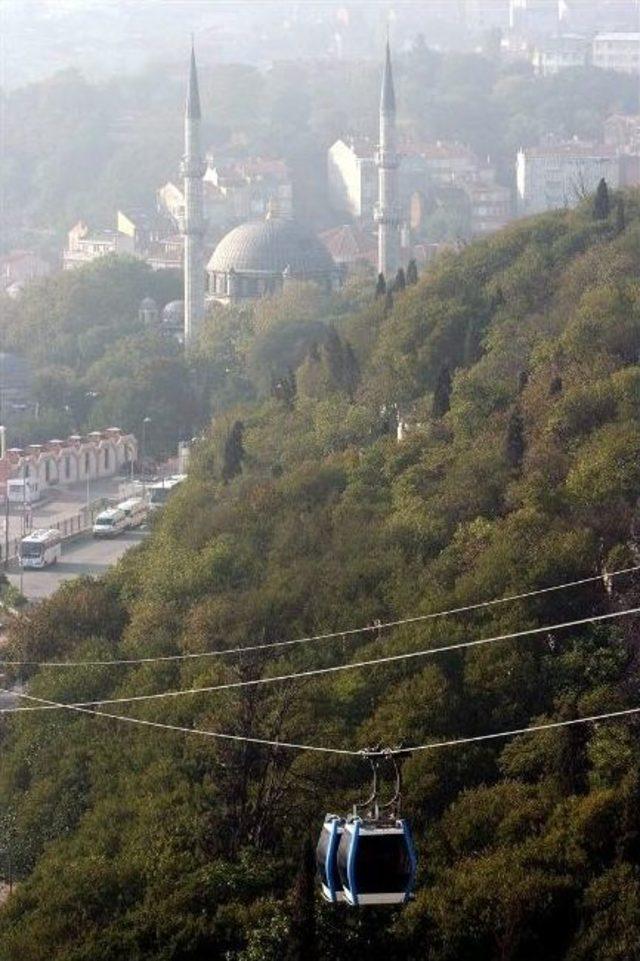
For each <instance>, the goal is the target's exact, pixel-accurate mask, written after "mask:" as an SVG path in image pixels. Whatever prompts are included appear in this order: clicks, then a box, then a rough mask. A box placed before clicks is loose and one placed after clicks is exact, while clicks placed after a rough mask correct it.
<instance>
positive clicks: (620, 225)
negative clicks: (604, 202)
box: [616, 194, 627, 234]
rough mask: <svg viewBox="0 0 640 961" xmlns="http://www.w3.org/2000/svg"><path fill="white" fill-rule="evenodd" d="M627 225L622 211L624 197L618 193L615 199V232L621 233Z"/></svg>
mask: <svg viewBox="0 0 640 961" xmlns="http://www.w3.org/2000/svg"><path fill="white" fill-rule="evenodd" d="M626 226H627V218H626V216H625V212H624V198H623V196H622V194H619V196H618V199H617V201H616V233H617V234H621V233H622V232H623V230H624V229H625V227H626Z"/></svg>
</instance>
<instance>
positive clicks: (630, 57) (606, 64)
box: [592, 33, 640, 78]
mask: <svg viewBox="0 0 640 961" xmlns="http://www.w3.org/2000/svg"><path fill="white" fill-rule="evenodd" d="M592 61H593V65H594V66H595V67H601V68H602V70H616V71H618V73H630V74H634V75H635V76H637V77H639V78H640V33H599V34H598V35H597V36H595V37H594V38H593V52H592Z"/></svg>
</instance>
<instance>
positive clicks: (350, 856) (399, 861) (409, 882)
mask: <svg viewBox="0 0 640 961" xmlns="http://www.w3.org/2000/svg"><path fill="white" fill-rule="evenodd" d="M337 866H338V874H339V877H340V882H341V885H342V890H343V892H344V899H345V900H346V902H347V903H348V904H350V905H352V906H354V907H358V906H360V905H362V906H364V905H375V904H404V903H406V902H407V901H408V900H409V899H410V897H411V893H412V891H413V888H414V885H415V879H416V866H417V862H416V854H415V849H414V846H413V840H412V837H411V831H410V829H409V825H408V823H407V821H405V820H404V819H395V820H382V821H370V820H367V819H363V818H359V817H356V818H353V819H350V820H348V821H346V822H345V823H344V825H343V828H342V836H341V838H340V843H339V846H338V855H337Z"/></svg>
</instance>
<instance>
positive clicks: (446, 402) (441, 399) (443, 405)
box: [431, 367, 451, 417]
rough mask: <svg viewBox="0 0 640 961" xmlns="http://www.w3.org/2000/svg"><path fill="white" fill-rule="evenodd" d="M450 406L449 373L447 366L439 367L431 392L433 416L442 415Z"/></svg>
mask: <svg viewBox="0 0 640 961" xmlns="http://www.w3.org/2000/svg"><path fill="white" fill-rule="evenodd" d="M450 406H451V374H450V373H449V368H448V367H441V368H440V373H439V374H438V379H437V381H436V387H435V390H434V392H433V405H432V408H431V413H432V414H433V416H434V417H444V415H445V414H446V413H447V411H448V410H449V407H450Z"/></svg>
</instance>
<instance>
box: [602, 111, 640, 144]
mask: <svg viewBox="0 0 640 961" xmlns="http://www.w3.org/2000/svg"><path fill="white" fill-rule="evenodd" d="M602 130H603V135H604V136H603V139H604V142H605V143H606V144H608V145H609V146H611V147H615V148H616V149H617V150H618V151H619V152H620V153H628V154H640V114H635V115H629V114H621V113H614V114H612V115H611V116H610V117H607V119H606V120H605V121H604V123H603V125H602Z"/></svg>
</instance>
